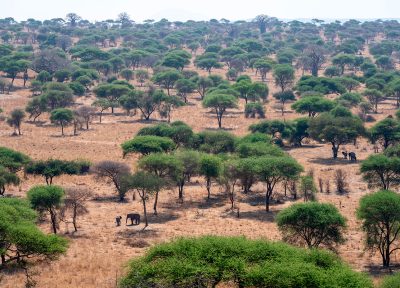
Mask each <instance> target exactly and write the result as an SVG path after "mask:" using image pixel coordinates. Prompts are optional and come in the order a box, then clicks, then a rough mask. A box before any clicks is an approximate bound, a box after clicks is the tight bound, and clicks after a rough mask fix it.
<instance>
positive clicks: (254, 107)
mask: <svg viewBox="0 0 400 288" xmlns="http://www.w3.org/2000/svg"><path fill="white" fill-rule="evenodd" d="M256 115H258V118H265V109H264V106H263V105H262V104H261V103H260V102H250V103H247V104H246V106H245V107H244V116H245V117H246V118H256Z"/></svg>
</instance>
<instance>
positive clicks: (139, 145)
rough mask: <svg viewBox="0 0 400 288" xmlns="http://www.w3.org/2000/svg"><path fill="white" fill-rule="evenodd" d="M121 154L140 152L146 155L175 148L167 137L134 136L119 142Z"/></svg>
mask: <svg viewBox="0 0 400 288" xmlns="http://www.w3.org/2000/svg"><path fill="white" fill-rule="evenodd" d="M121 147H122V151H123V155H124V156H126V155H127V154H129V153H140V154H142V155H148V154H150V153H157V152H168V151H171V150H173V149H175V147H176V145H175V143H174V141H172V140H171V139H170V138H168V137H160V136H136V137H135V138H133V139H131V140H128V141H126V142H124V143H122V144H121Z"/></svg>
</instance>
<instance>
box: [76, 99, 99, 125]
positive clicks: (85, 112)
mask: <svg viewBox="0 0 400 288" xmlns="http://www.w3.org/2000/svg"><path fill="white" fill-rule="evenodd" d="M75 113H76V114H77V115H78V116H79V117H81V118H82V119H83V121H84V122H85V125H86V130H89V123H90V122H91V121H92V118H93V116H94V115H95V113H96V108H95V107H92V106H86V105H84V106H80V107H79V108H78V109H76V110H75Z"/></svg>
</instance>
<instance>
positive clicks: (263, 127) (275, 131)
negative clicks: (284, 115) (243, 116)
mask: <svg viewBox="0 0 400 288" xmlns="http://www.w3.org/2000/svg"><path fill="white" fill-rule="evenodd" d="M249 129H250V131H251V132H252V133H255V132H259V133H265V134H267V135H270V136H271V137H273V138H275V137H278V136H286V134H285V133H286V123H285V122H284V121H281V120H264V121H261V122H259V123H256V124H252V125H250V127H249Z"/></svg>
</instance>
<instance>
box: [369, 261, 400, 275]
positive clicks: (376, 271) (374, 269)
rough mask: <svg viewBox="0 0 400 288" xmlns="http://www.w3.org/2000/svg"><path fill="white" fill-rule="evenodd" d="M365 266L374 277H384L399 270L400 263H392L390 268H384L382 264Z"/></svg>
mask: <svg viewBox="0 0 400 288" xmlns="http://www.w3.org/2000/svg"><path fill="white" fill-rule="evenodd" d="M365 268H366V270H367V271H368V273H369V274H370V275H372V276H374V277H383V276H387V275H393V274H394V273H396V272H399V271H400V264H391V265H390V268H384V267H382V265H366V266H365Z"/></svg>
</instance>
